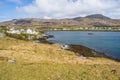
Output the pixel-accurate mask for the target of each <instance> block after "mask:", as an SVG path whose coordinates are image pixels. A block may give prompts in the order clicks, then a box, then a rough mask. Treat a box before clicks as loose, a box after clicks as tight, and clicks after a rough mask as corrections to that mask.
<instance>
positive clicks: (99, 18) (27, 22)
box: [0, 14, 120, 28]
mask: <svg viewBox="0 0 120 80" xmlns="http://www.w3.org/2000/svg"><path fill="white" fill-rule="evenodd" d="M0 26H9V27H29V26H39V27H50V28H51V27H52V28H60V27H62V26H68V27H69V26H70V27H92V26H93V27H109V26H110V27H119V26H120V20H117V19H111V18H109V17H107V16H104V15H102V14H92V15H88V16H85V17H75V18H65V19H40V18H22V19H13V20H10V21H4V22H1V23H0Z"/></svg>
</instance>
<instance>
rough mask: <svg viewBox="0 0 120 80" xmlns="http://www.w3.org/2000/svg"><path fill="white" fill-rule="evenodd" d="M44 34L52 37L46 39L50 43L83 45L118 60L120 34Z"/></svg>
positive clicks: (52, 32)
mask: <svg viewBox="0 0 120 80" xmlns="http://www.w3.org/2000/svg"><path fill="white" fill-rule="evenodd" d="M88 33H93V35H88ZM46 34H50V35H54V38H51V39H48V41H50V42H54V43H63V44H79V45H84V46H87V47H89V48H92V49H95V50H96V51H99V52H104V53H105V54H106V55H108V56H110V57H112V58H115V59H119V60H120V32H87V31H86V32H80V31H51V32H46Z"/></svg>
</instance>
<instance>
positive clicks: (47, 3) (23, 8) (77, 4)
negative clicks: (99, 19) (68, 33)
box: [0, 0, 120, 21]
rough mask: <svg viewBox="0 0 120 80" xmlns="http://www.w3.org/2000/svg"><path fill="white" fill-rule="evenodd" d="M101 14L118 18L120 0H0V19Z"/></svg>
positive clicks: (119, 15)
mask: <svg viewBox="0 0 120 80" xmlns="http://www.w3.org/2000/svg"><path fill="white" fill-rule="evenodd" d="M90 14H103V15H105V16H108V17H111V18H117V19H120V0H0V21H5V20H10V19H16V18H33V17H35V18H46V19H51V18H57V19H59V18H60V19H61V18H72V17H78V16H86V15H90Z"/></svg>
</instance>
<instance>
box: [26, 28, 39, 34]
mask: <svg viewBox="0 0 120 80" xmlns="http://www.w3.org/2000/svg"><path fill="white" fill-rule="evenodd" d="M26 33H28V34H38V32H36V31H35V30H32V29H27V30H26Z"/></svg>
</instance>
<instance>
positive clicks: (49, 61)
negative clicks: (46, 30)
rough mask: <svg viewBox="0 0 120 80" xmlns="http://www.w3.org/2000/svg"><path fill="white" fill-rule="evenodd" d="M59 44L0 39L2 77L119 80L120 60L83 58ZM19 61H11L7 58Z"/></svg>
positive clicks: (9, 79)
mask: <svg viewBox="0 0 120 80" xmlns="http://www.w3.org/2000/svg"><path fill="white" fill-rule="evenodd" d="M59 47H60V44H53V45H49V44H38V43H33V42H30V41H22V40H17V39H13V38H9V37H6V38H0V80H120V63H119V62H115V61H113V60H109V59H106V58H92V57H90V58H88V59H86V60H81V59H80V57H77V56H76V55H75V54H74V53H73V52H70V51H65V50H61V49H60V48H59ZM10 58H12V59H15V60H16V63H15V64H12V63H8V62H7V59H10Z"/></svg>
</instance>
